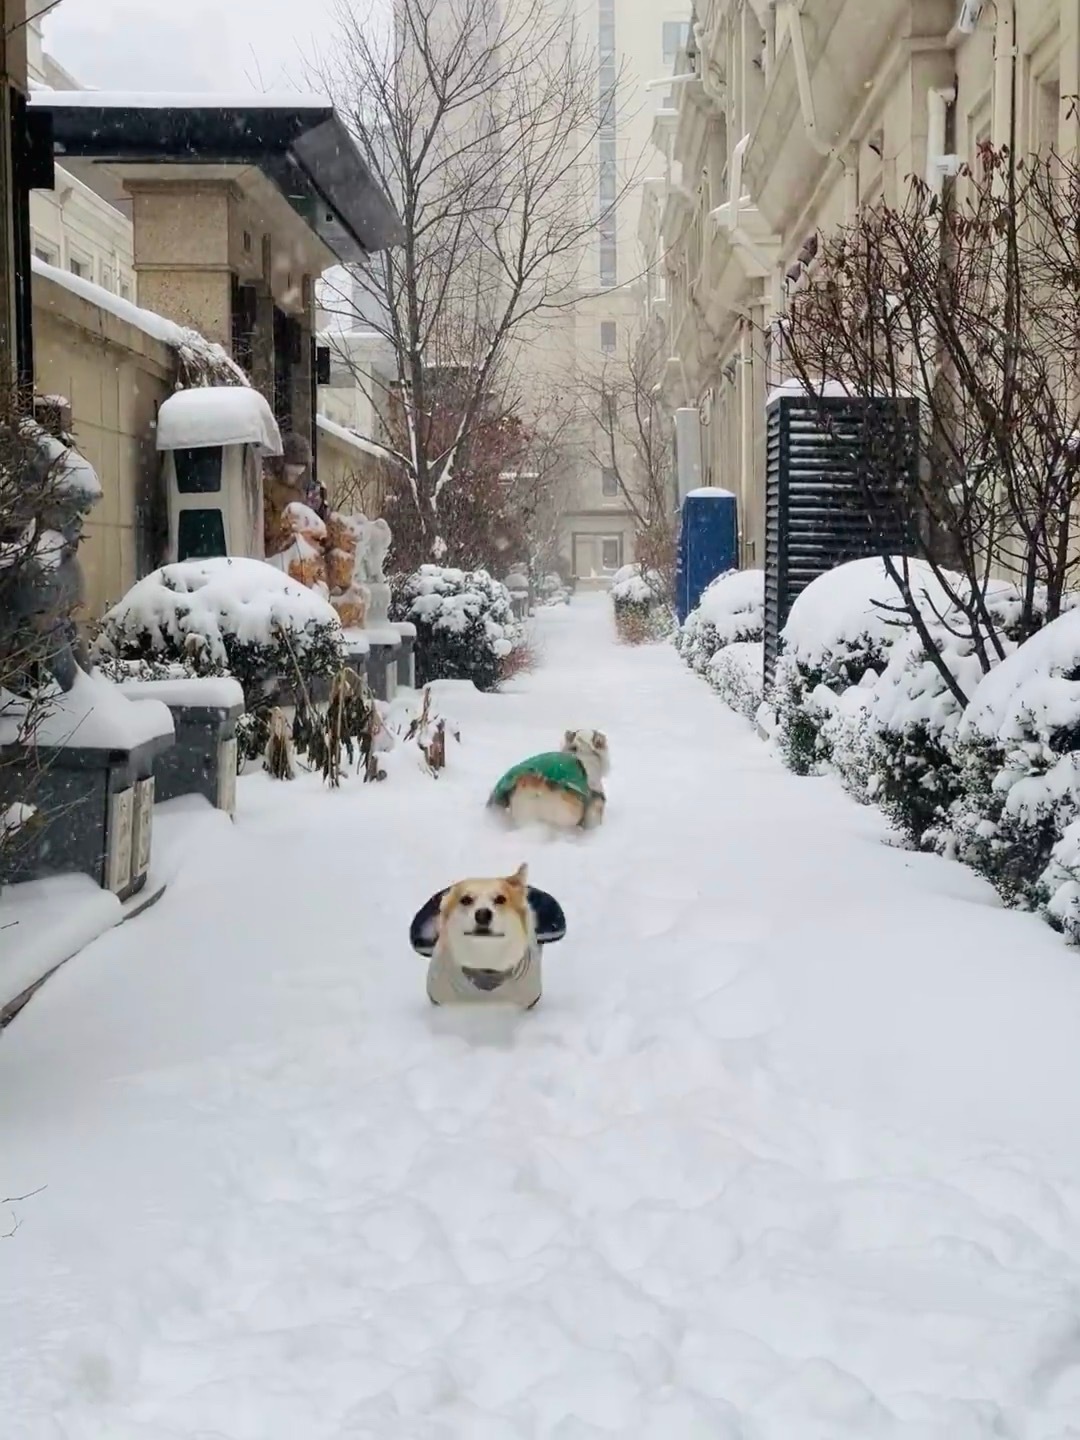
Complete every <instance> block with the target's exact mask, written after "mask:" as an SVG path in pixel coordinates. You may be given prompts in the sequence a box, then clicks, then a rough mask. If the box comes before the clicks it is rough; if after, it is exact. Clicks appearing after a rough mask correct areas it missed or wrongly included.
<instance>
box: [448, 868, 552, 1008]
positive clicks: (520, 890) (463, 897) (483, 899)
mask: <svg viewBox="0 0 1080 1440" xmlns="http://www.w3.org/2000/svg"><path fill="white" fill-rule="evenodd" d="M531 926H532V920H531V911H530V910H529V892H528V884H527V872H526V867H525V866H524V865H522V867H521V869H520V870H518V872H517V874H515V875H510V876H507V877H505V878H504V879H501V880H499V879H494V880H493V879H473V880H459V881H458V883H457V884H456V885H452V886H451V887H450V889H449V890H448V891H447V892H446V894H445V895H444V896H443V900H442V905H441V907H440V911H439V943H440V945H441V946H444V947H445V948H446V950H447V952H448V953H449V955H450V957H451V959H452V960H453V961H454V963H455V964H456V965H458V966H460V968H461V969H462V970H463V971H465V973H466V974H468V975H469V977H470V978H471V979H473V980H474V981H475V983H477V984H479V985H480V987H481V989H494V988H495V987H496V986H497V985H498V984H499V983H500V982H501V980H502V978H504V977H505V976H506V975H507V974H509V972H510V971H511V970H513V969H514V968H515V967H516V966H517V965H518V964H519V962H520V961H521V958H522V956H523V955H524V954H525V951H526V950H527V948H528V946H529V943H530V939H531ZM485 972H487V976H488V977H489V979H490V983H487V981H486V980H485V978H484V975H485ZM478 977H479V978H478Z"/></svg>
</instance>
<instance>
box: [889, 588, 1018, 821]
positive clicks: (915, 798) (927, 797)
mask: <svg viewBox="0 0 1080 1440" xmlns="http://www.w3.org/2000/svg"><path fill="white" fill-rule="evenodd" d="M957 593H958V594H963V593H964V587H963V586H962V585H961V584H960V583H959V582H958V583H957ZM985 609H986V612H987V613H986V617H985V620H983V621H975V620H974V618H973V615H972V610H973V607H971V606H967V607H963V608H961V609H953V610H949V611H946V612H944V614H942V615H936V614H932V613H929V612H928V613H927V614H926V615H925V622H926V627H927V630H928V632H929V634H930V637H931V639H932V641H933V643H934V645H935V647H936V649H937V652H938V655H939V656H940V660H941V661H943V662H944V664H945V665H946V667H947V668H948V671H949V674H950V675H951V676H952V678H953V680H954V681H955V682H956V686H957V688H958V689H959V691H960V693H961V695H964V696H971V695H973V694H974V693H975V692H976V690H977V689H978V687H979V686H980V685H981V683H982V679H983V675H984V672H985V671H986V669H987V666H989V667H990V668H993V666H994V665H995V664H996V663H997V662H998V660H999V659H1000V658H1001V657H1002V656H1003V655H1004V656H1007V655H1009V654H1011V653H1012V652H1013V651H1014V650H1015V649H1016V634H1017V626H1018V622H1019V617H1020V615H1021V612H1022V610H1023V598H1022V596H1021V595H1020V592H1019V591H1018V590H1017V589H1016V587H1015V586H1014V585H1010V584H1007V583H1004V582H994V583H992V584H991V585H990V587H989V588H988V590H987V591H986V594H985ZM987 622H988V623H987ZM977 640H978V643H976V641H977ZM980 650H981V652H982V654H981V655H980V653H979V651H980ZM963 710H964V707H963V704H962V703H961V700H960V699H959V697H958V696H957V695H956V694H955V692H954V691H953V690H952V689H951V688H950V686H949V685H948V684H947V683H946V681H945V677H944V676H943V675H942V673H941V668H940V665H939V663H938V661H937V660H936V659H934V658H932V656H931V654H930V653H928V651H927V649H926V647H925V646H924V644H923V642H922V640H921V638H920V637H919V635H918V634H917V633H916V632H915V631H914V630H909V631H907V632H905V634H904V635H903V636H902V637H901V638H900V639H898V640H897V642H896V644H895V645H894V647H893V651H892V654H891V656H890V658H889V663H888V664H887V666H886V667H885V671H884V673H883V674H882V676H881V679H880V680H879V681H878V683H877V684H876V686H875V687H874V697H873V722H874V745H875V750H876V755H875V768H876V786H875V798H876V800H877V803H878V804H879V805H880V806H881V808H882V809H883V810H884V811H885V813H886V814H887V815H888V817H889V819H890V820H891V821H892V822H893V824H894V825H895V826H896V828H897V829H898V830H899V831H900V832H901V833H902V834H903V835H904V837H905V838H906V839H907V840H908V841H909V842H910V843H911V844H913V845H926V846H930V847H936V848H939V849H945V848H949V845H950V841H949V839H948V836H949V834H950V824H951V821H950V816H951V812H952V809H953V807H954V805H955V804H956V801H957V799H958V798H959V796H960V795H961V793H962V791H963V788H964V777H963V766H962V763H961V758H960V752H959V749H958V746H957V731H958V729H959V727H960V724H961V721H962V718H963Z"/></svg>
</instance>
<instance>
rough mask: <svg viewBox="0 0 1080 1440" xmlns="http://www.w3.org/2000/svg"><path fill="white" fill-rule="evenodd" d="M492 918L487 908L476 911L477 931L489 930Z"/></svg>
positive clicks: (483, 907)
mask: <svg viewBox="0 0 1080 1440" xmlns="http://www.w3.org/2000/svg"><path fill="white" fill-rule="evenodd" d="M493 918H494V917H493V916H492V913H491V911H490V910H489V909H488V908H487V906H486V905H484V906H482V907H481V908H480V909H479V910H477V911H476V915H475V919H476V928H477V929H478V930H490V929H491V922H492V919H493Z"/></svg>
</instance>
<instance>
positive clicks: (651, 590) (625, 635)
mask: <svg viewBox="0 0 1080 1440" xmlns="http://www.w3.org/2000/svg"><path fill="white" fill-rule="evenodd" d="M611 603H612V604H613V605H614V607H615V628H616V630H617V631H618V633H619V637H620V639H622V640H626V641H628V642H629V643H631V644H640V643H641V642H642V641H643V640H653V639H658V638H659V637H660V636H662V635H666V634H667V633H668V631H669V629H670V627H671V606H670V604H669V603H668V600H667V597H666V587H665V585H664V577H663V576H662V575H660V574H659V573H658V572H657V571H656V570H646V569H645V568H644V567H643V566H641V565H623V566H622V567H621V569H619V570H616V571H615V574H614V575H613V576H612V578H611Z"/></svg>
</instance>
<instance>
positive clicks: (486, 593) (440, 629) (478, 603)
mask: <svg viewBox="0 0 1080 1440" xmlns="http://www.w3.org/2000/svg"><path fill="white" fill-rule="evenodd" d="M393 590H394V595H393V604H392V608H391V614H392V615H393V617H394V619H396V620H410V621H412V623H413V624H414V625H415V626H416V683H417V685H419V686H423V685H427V684H429V683H430V682H431V681H432V680H471V681H472V682H473V684H474V685H475V686H476V688H477V689H478V690H494V689H495V687H496V686H497V685H498V683H499V680H500V678H501V676H502V673H503V671H504V670H505V669H506V668H507V666H508V665H509V663H510V657H511V656H512V654H513V652H514V651H515V650H517V649H519V648H520V647H521V646H522V645H523V644H524V634H523V631H522V628H521V626H520V625H519V624H518V622H517V620H516V619H515V618H514V609H513V604H512V601H511V598H510V592H509V590H507V588H506V586H505V585H503V584H502V583H501V582H500V581H498V580H493V579H492V577H491V576H490V575H489V574H488V573H487V571H486V570H468V571H467V570H452V569H448V568H446V567H444V566H441V565H421V567H420V569H419V570H416V571H414V572H413V573H412V574H411V575H406V576H403V577H398V578H397V579H396V580H395V581H394V582H393Z"/></svg>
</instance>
